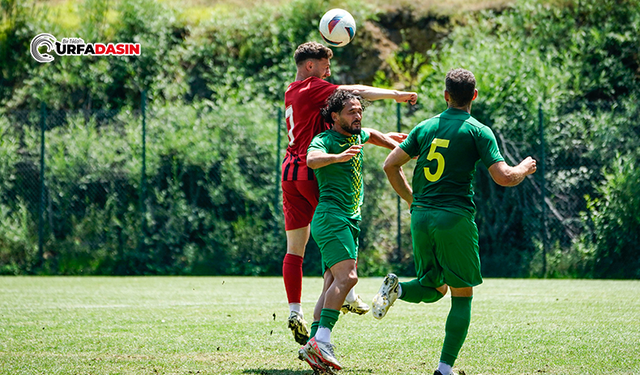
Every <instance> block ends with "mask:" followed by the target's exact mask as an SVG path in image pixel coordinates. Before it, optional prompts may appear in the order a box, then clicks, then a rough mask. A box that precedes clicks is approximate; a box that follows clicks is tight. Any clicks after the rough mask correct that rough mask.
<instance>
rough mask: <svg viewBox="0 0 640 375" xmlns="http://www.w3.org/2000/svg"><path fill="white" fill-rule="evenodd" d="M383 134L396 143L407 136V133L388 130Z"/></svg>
mask: <svg viewBox="0 0 640 375" xmlns="http://www.w3.org/2000/svg"><path fill="white" fill-rule="evenodd" d="M385 135H386V136H387V137H389V138H391V139H393V140H394V141H396V142H398V143H402V142H403V141H404V140H405V139H407V137H408V136H409V135H408V134H404V133H396V132H389V133H387V134H385Z"/></svg>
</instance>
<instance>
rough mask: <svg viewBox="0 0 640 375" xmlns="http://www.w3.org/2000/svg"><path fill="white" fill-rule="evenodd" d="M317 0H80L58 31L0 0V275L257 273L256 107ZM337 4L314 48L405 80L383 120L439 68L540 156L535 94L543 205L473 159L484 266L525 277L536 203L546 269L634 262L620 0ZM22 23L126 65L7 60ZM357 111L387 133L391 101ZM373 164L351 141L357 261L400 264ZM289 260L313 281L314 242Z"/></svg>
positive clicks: (535, 245) (266, 117) (263, 165)
mask: <svg viewBox="0 0 640 375" xmlns="http://www.w3.org/2000/svg"><path fill="white" fill-rule="evenodd" d="M331 4H332V3H331V2H329V1H320V2H318V1H312V0H294V1H290V2H284V3H283V4H280V5H260V6H257V7H254V8H252V9H239V10H233V11H228V12H218V13H213V14H212V16H211V17H210V18H209V19H204V17H203V18H202V20H201V22H200V23H199V24H198V25H188V24H186V23H185V21H184V19H183V18H182V17H180V10H176V9H173V8H171V7H169V6H167V5H166V3H164V2H158V1H156V0H124V1H120V2H117V3H116V4H115V5H114V3H112V2H108V1H105V0H87V1H85V2H83V3H81V4H78V5H77V9H78V12H77V17H78V18H77V22H76V21H73V22H71V21H68V22H66V21H65V22H66V23H65V22H63V21H62V18H64V16H65V14H63V13H64V11H59V12H52V11H49V10H47V9H48V8H47V7H41V8H30V7H28V6H27V5H25V3H23V2H17V1H3V2H2V22H1V23H0V73H1V76H0V80H1V81H2V85H1V86H0V103H2V106H3V110H4V109H9V110H16V109H28V110H33V111H32V112H29V113H28V114H27V115H24V116H22V117H20V116H18V115H15V111H12V112H11V113H7V116H5V115H4V114H5V112H3V115H2V117H0V146H1V147H0V207H1V208H2V209H1V210H0V212H2V215H4V216H3V218H5V219H6V220H3V226H2V232H0V241H2V251H3V252H2V258H0V267H3V268H2V271H1V272H4V273H21V272H42V273H63V274H223V273H225V274H227V273H231V274H247V275H248V274H251V275H265V274H278V273H279V272H280V266H281V259H282V255H283V249H284V244H285V243H286V241H285V238H284V233H283V232H284V231H283V230H282V222H281V212H280V203H279V199H280V197H279V193H278V192H277V191H276V189H275V186H274V181H276V179H277V178H278V177H277V176H276V171H275V169H276V167H277V164H278V163H280V161H281V155H277V149H276V144H275V142H276V134H277V132H278V129H276V123H275V122H276V112H275V108H277V107H278V106H281V103H282V97H283V92H284V91H285V89H286V85H287V84H288V83H289V82H290V81H291V80H292V79H293V75H294V71H293V61H292V57H293V52H294V50H295V48H296V47H297V45H298V44H300V43H302V42H304V41H307V40H318V34H317V31H316V27H317V20H318V19H319V18H320V16H321V14H322V13H323V12H324V11H325V10H326V9H327V8H328V7H329V6H330V5H331ZM348 5H349V7H350V9H353V14H354V16H355V17H356V19H357V20H358V25H359V28H358V37H357V38H356V39H355V40H354V41H353V42H352V43H351V44H350V45H349V47H348V48H342V49H335V50H334V52H335V58H334V65H333V66H332V71H333V75H332V78H331V80H332V81H333V82H336V83H352V82H354V81H355V83H367V82H375V83H376V84H379V85H383V86H386V87H391V86H396V85H401V86H402V85H403V86H404V88H407V89H416V90H417V91H419V93H420V99H419V105H418V106H415V107H413V108H410V109H408V110H405V109H404V108H405V107H402V108H403V116H402V117H403V118H402V129H403V131H406V132H408V131H409V130H411V128H412V127H413V126H415V124H417V123H418V122H420V121H421V120H422V119H424V118H428V117H431V116H433V115H435V114H437V113H439V112H441V111H442V110H444V109H445V107H446V104H445V102H444V100H443V97H442V90H443V88H444V87H443V82H444V76H445V74H446V72H447V71H448V70H449V69H450V68H454V67H464V68H467V69H470V70H471V71H473V72H474V73H475V75H476V78H477V81H478V89H479V97H478V99H477V100H476V102H475V103H474V105H473V109H472V114H473V115H474V117H476V118H478V119H479V120H480V121H481V122H483V123H485V124H487V125H489V126H491V127H492V128H493V130H494V131H495V133H496V134H497V136H498V139H499V143H500V147H501V150H502V151H503V154H504V156H505V159H506V160H507V162H508V163H509V164H511V165H513V164H516V163H518V162H519V161H520V160H521V159H523V158H524V157H526V156H527V155H532V156H534V157H536V158H538V159H539V158H540V157H541V153H540V152H541V144H540V134H539V113H538V109H539V105H541V109H542V111H543V115H544V116H543V120H544V138H545V159H544V160H540V162H541V165H544V168H545V170H546V174H545V178H546V182H545V184H546V191H545V193H546V196H547V197H548V198H549V200H548V201H547V202H541V199H540V197H541V193H542V191H541V189H542V180H541V175H540V173H538V174H536V175H534V176H533V177H531V178H528V179H527V180H526V181H524V182H523V183H522V184H521V185H520V186H519V187H517V188H515V189H505V188H501V187H498V186H496V185H495V184H494V183H493V181H492V180H491V178H490V176H489V174H488V172H487V171H486V169H485V168H484V167H479V168H478V173H477V178H476V181H475V185H474V189H475V191H476V193H477V195H476V202H477V206H478V214H477V223H478V227H479V233H480V243H481V252H482V259H483V271H484V272H485V274H486V275H499V276H529V275H539V274H541V267H540V263H541V262H542V253H541V251H542V248H543V245H542V243H543V241H542V235H541V233H542V220H541V219H542V218H541V217H540V216H541V211H542V205H545V206H546V207H545V208H546V210H547V212H548V213H549V217H548V218H546V220H547V223H548V225H547V227H548V230H549V238H550V239H551V243H550V245H551V250H550V252H549V254H547V259H546V260H547V264H548V266H549V269H548V270H547V275H549V276H557V277H564V276H598V277H600V276H603V277H604V276H608V275H604V274H602V273H599V272H600V271H598V269H601V270H608V269H610V268H612V267H614V266H616V265H618V264H621V262H624V260H625V259H627V258H628V257H630V256H631V257H632V256H634V255H633V254H632V253H630V250H629V249H633V246H634V245H633V242H628V241H632V240H633V238H634V237H629V238H631V239H629V238H627V239H625V238H626V237H621V236H618V237H616V236H617V235H618V234H619V233H627V232H626V231H629V230H634V229H635V227H633V225H635V224H634V223H636V222H635V221H633V220H635V219H634V217H632V216H629V215H627V214H626V213H628V212H635V211H634V210H636V211H637V207H636V206H634V205H635V204H636V201H635V200H633V199H630V198H629V199H628V194H629V192H630V191H632V190H630V189H631V187H632V186H633V181H635V177H636V174H637V173H636V172H635V170H634V169H633V168H631V169H628V167H623V166H621V165H618V164H616V163H619V160H626V161H627V162H628V164H633V162H635V161H637V153H636V152H635V150H637V149H638V147H640V128H639V127H638V124H637V121H634V120H633V119H637V118H639V116H640V107H639V106H638V101H637V98H638V97H640V85H639V83H640V82H639V81H640V76H639V75H638V71H639V70H638V69H639V68H640V58H639V56H640V51H639V50H638V48H640V47H638V46H640V3H639V2H638V0H625V1H614V0H605V1H595V0H588V1H583V0H580V1H578V0H560V1H556V2H553V3H549V2H547V1H517V2H515V3H514V4H513V5H511V6H509V7H508V8H505V9H501V10H499V11H497V10H496V11H492V10H486V11H479V12H474V13H466V14H458V15H456V16H453V17H452V18H449V17H445V16H438V15H436V14H432V15H425V16H424V17H415V16H416V14H415V12H413V11H412V9H413V8H411V9H409V8H402V9H399V10H394V11H390V12H389V13H388V14H385V13H384V12H382V11H380V10H377V9H375V8H374V7H373V6H369V5H365V4H363V3H361V2H358V1H355V0H354V1H352V2H349V3H348ZM72 6H75V5H72ZM36 9H38V10H36ZM399 20H402V21H399ZM366 21H371V22H372V23H371V24H369V25H366V26H365V22H366ZM402 22H405V23H406V24H402ZM372 30H373V31H372ZM376 30H377V31H376ZM43 31H46V32H50V33H52V34H53V35H55V36H57V37H58V39H61V38H63V37H75V36H77V37H82V38H83V39H84V40H85V41H86V42H103V43H108V42H138V43H141V44H142V56H138V57H71V56H67V57H56V59H55V61H54V62H52V63H49V64H39V63H37V62H35V61H34V60H33V59H31V57H30V56H29V55H28V54H27V53H26V52H27V51H28V48H29V43H30V40H31V38H33V37H34V36H35V35H36V34H37V33H39V32H43ZM425 31H426V34H428V35H427V36H426V37H425ZM382 36H384V37H385V38H386V37H388V39H387V40H386V41H385V48H386V47H388V48H389V49H390V50H388V51H384V52H385V53H386V54H385V56H387V57H388V58H386V61H384V62H382V61H381V60H377V59H379V58H380V56H379V55H380V54H381V51H379V50H378V49H377V46H376V45H375V43H377V42H378V41H379V40H381V39H380V38H381V37H382ZM394 43H395V44H394ZM378 61H379V62H380V64H382V65H380V66H376V64H377V62H378ZM143 91H145V92H146V94H147V96H148V99H149V101H148V103H149V108H147V111H146V113H145V115H146V125H147V133H146V142H147V149H146V164H145V167H146V172H145V173H146V174H145V175H144V176H143V175H142V148H141V146H142V129H141V122H142V120H141V117H140V112H139V109H140V108H141V107H140V105H141V96H142V93H143ZM41 103H45V104H46V107H47V108H48V109H47V112H46V116H47V127H48V130H47V133H46V139H47V141H46V151H45V152H46V153H45V156H46V158H45V159H46V165H47V166H46V170H45V174H46V178H45V182H46V189H45V197H44V203H45V213H46V215H45V227H44V233H45V237H44V241H45V249H47V252H46V253H45V254H44V255H45V258H46V262H45V267H44V268H42V269H40V270H37V269H35V268H34V265H35V264H36V263H37V259H34V256H36V255H35V254H36V253H35V252H34V251H35V250H34V249H35V248H36V245H35V244H36V241H37V238H36V235H37V234H36V229H35V228H37V226H36V225H37V224H36V223H37V218H38V213H39V209H40V184H39V172H40V169H39V168H40V167H39V162H40V161H39V155H40V148H39V147H40V143H39V142H40V130H39V118H40V112H39V111H38V110H39V109H40V106H41ZM96 108H100V109H101V110H96ZM59 109H62V111H58V110H59ZM630 119H631V120H630ZM365 121H367V126H371V127H374V128H379V129H381V130H383V131H391V130H395V128H396V121H397V120H396V118H395V103H391V102H389V103H383V104H378V103H376V105H373V106H371V107H370V109H369V110H368V111H367V112H366V114H365ZM284 138H286V137H284ZM283 143H284V141H283ZM634 155H635V156H634ZM385 157H386V150H378V149H375V148H369V149H368V150H367V158H368V159H367V162H366V164H365V189H366V192H365V194H366V198H365V206H364V207H363V214H364V220H363V222H362V235H361V238H360V240H361V249H360V254H361V260H360V268H359V269H360V271H361V274H363V275H372V274H384V273H385V272H386V270H388V269H389V268H390V267H393V268H394V270H395V271H396V272H399V273H402V274H413V262H412V253H411V251H412V249H411V240H410V233H409V219H410V218H409V215H408V214H407V212H406V210H404V204H403V205H402V206H401V207H402V209H403V210H404V212H403V214H402V215H401V224H402V233H401V248H400V249H398V245H397V237H396V220H397V216H396V215H397V212H396V196H395V194H394V192H393V191H392V190H391V188H390V186H389V185H388V184H387V183H386V178H385V176H384V173H383V172H382V170H381V168H380V165H381V163H382V161H383V160H384V158H385ZM625 168H627V169H625ZM406 169H407V172H409V170H410V169H411V168H410V167H408V168H406ZM603 171H608V172H606V173H605V172H603ZM611 171H613V172H611ZM616 171H617V172H616ZM629 181H631V182H629ZM601 182H603V183H601ZM585 195H588V196H589V197H590V198H589V199H585V198H584V196H585ZM587 213H588V214H587ZM631 233H633V232H631ZM607 249H609V250H607ZM307 254H308V255H307V261H306V262H305V272H310V273H311V274H319V272H320V269H319V266H318V265H317V264H318V260H319V255H318V253H317V249H315V248H314V247H313V243H312V244H311V245H310V248H309V250H308V252H307ZM625 265H626V266H628V267H629V268H625V270H624V271H620V273H617V274H616V275H617V276H611V277H637V273H634V271H633V269H634V267H635V269H636V270H637V269H638V265H637V264H635V263H633V262H628V263H626V264H625ZM609 274H612V273H611V272H609ZM634 275H636V276H634Z"/></svg>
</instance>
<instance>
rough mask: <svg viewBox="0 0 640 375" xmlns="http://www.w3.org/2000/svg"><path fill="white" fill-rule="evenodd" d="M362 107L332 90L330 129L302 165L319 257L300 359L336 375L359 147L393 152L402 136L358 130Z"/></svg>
mask: <svg viewBox="0 0 640 375" xmlns="http://www.w3.org/2000/svg"><path fill="white" fill-rule="evenodd" d="M362 112H363V106H362V103H361V99H360V97H359V96H356V95H355V94H353V93H350V92H348V91H345V90H336V91H335V92H334V93H333V94H332V95H331V96H330V97H329V99H327V106H326V107H325V108H324V109H323V111H322V115H323V117H324V118H325V121H327V122H328V123H329V124H332V128H331V129H329V130H327V131H325V132H323V133H320V134H318V135H317V136H315V137H314V138H313V140H312V141H311V144H310V145H309V148H308V154H307V165H308V166H309V168H312V169H313V170H314V173H315V175H316V178H317V180H318V187H319V190H320V199H319V201H318V206H317V208H316V210H315V213H314V215H313V220H312V221H311V235H312V236H313V239H314V240H315V241H316V243H317V244H318V247H319V248H320V252H321V254H322V265H323V269H324V285H323V289H322V294H321V295H320V298H319V299H318V302H317V304H316V307H315V310H314V322H313V324H312V325H311V335H310V337H311V339H310V340H309V342H308V343H307V344H306V345H305V346H304V347H302V348H301V349H300V351H299V354H300V357H301V358H302V359H304V360H306V361H307V362H308V363H309V364H310V365H311V366H312V367H314V368H317V369H319V370H326V369H327V366H328V367H329V368H333V369H337V370H339V369H340V368H341V365H340V364H339V363H338V361H337V360H336V358H335V355H334V353H333V345H331V330H332V329H333V327H334V325H335V324H336V322H337V320H338V317H339V315H340V308H341V307H342V303H343V301H344V299H345V296H346V295H347V293H348V292H349V290H351V289H352V288H353V287H354V286H355V285H356V283H357V282H358V273H357V270H356V260H357V257H358V235H359V233H360V228H359V226H358V225H359V222H360V219H361V215H360V206H362V200H363V192H364V189H363V180H362V162H363V158H364V156H363V152H362V151H363V149H362V147H363V144H365V143H370V144H373V145H376V146H381V147H386V148H388V149H391V150H392V149H394V148H395V147H396V146H397V145H398V142H397V140H398V141H400V140H402V139H404V138H405V137H406V135H401V134H399V133H387V134H383V133H381V132H379V131H377V130H374V129H363V128H362V127H361V120H362Z"/></svg>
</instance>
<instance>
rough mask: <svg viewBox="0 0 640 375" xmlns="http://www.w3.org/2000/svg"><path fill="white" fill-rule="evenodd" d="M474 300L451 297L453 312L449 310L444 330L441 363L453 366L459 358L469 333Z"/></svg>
mask: <svg viewBox="0 0 640 375" xmlns="http://www.w3.org/2000/svg"><path fill="white" fill-rule="evenodd" d="M472 299H473V297H451V310H449V316H448V317H447V324H446V326H445V329H444V331H445V337H444V344H443V345H442V354H441V355H440V362H444V363H446V364H448V365H450V366H453V363H454V362H455V361H456V358H458V353H459V352H460V348H462V344H464V340H465V339H466V338H467V332H468V331H469V323H470V322H471V300H472Z"/></svg>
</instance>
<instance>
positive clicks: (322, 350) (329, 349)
mask: <svg viewBox="0 0 640 375" xmlns="http://www.w3.org/2000/svg"><path fill="white" fill-rule="evenodd" d="M304 347H305V349H306V351H307V352H313V353H315V354H316V355H317V356H318V358H319V359H320V361H322V362H323V363H324V364H325V365H328V366H330V367H333V368H334V369H336V370H340V369H342V365H341V364H340V363H339V362H338V360H337V359H336V356H335V354H333V348H334V346H333V345H332V344H331V343H328V342H322V341H316V338H315V337H313V338H312V339H311V340H309V342H308V343H307V345H305V346H304Z"/></svg>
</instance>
